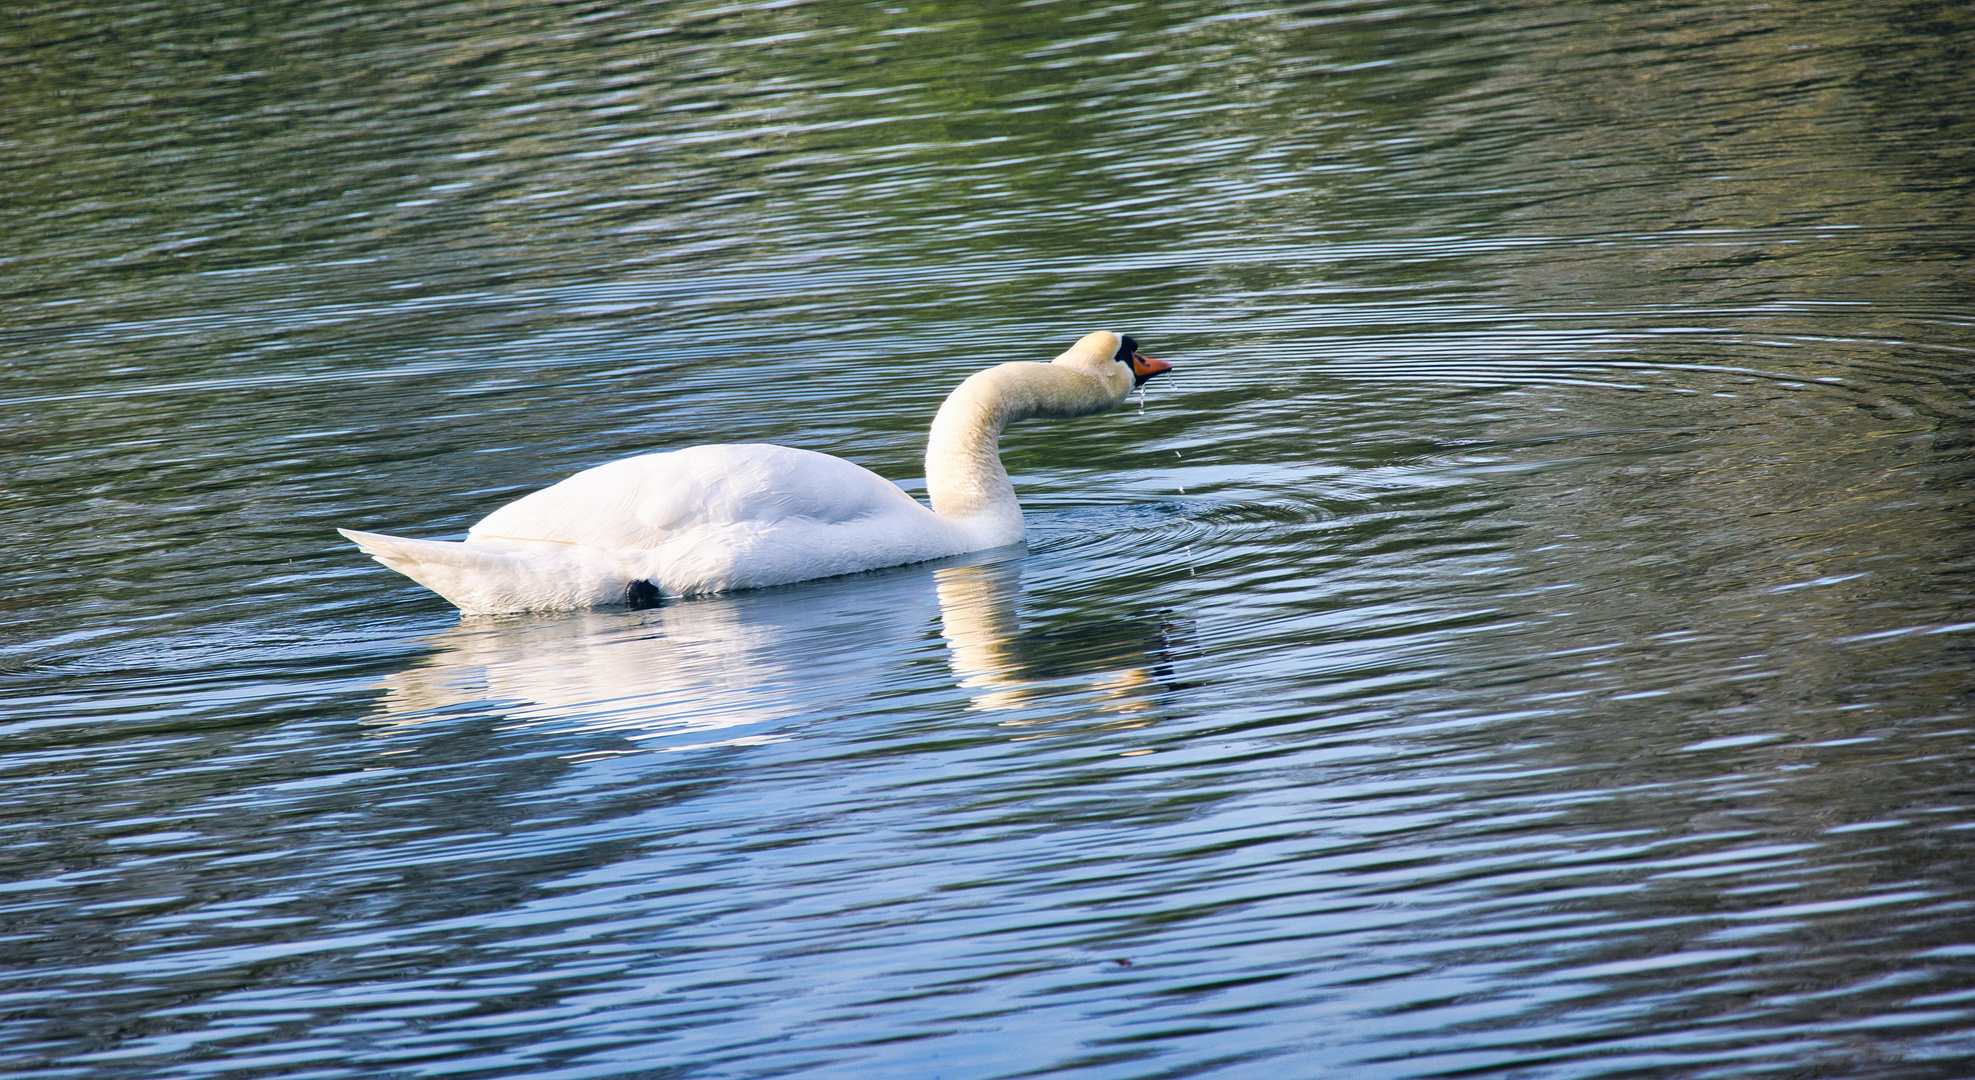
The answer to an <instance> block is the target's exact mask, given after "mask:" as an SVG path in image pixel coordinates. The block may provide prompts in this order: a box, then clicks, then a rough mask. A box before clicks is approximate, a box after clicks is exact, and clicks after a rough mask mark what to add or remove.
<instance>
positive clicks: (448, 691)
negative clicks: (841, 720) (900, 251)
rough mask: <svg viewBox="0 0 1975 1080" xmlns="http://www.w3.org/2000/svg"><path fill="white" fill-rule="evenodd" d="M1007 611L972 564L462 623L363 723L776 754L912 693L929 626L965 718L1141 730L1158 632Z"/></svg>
mask: <svg viewBox="0 0 1975 1080" xmlns="http://www.w3.org/2000/svg"><path fill="white" fill-rule="evenodd" d="M1020 594H1021V578H1020V571H1019V567H1018V566H1017V565H1016V564H1014V563H1011V562H998V561H985V562H983V561H971V562H968V563H965V564H961V565H950V566H942V567H939V568H937V569H927V568H924V567H908V568H904V569H901V570H896V571H888V572H881V573H877V574H870V575H864V576H860V577H856V578H849V579H835V580H830V581H821V582H813V583H810V584H807V585H797V586H790V587H786V588H781V589H772V590H763V591H757V592H751V593H739V594H732V595H728V596H720V597H710V598H705V599H700V600H691V601H686V602H681V603H674V604H667V605H665V606H662V607H658V608H654V609H650V610H646V611H640V612H586V613H581V614H572V615H565V616H554V617H545V616H525V617H514V618H482V619H467V620H464V621H462V622H460V623H459V624H458V625H456V626H454V627H452V628H450V629H448V630H446V631H444V632H443V633H440V634H438V635H435V636H434V637H432V638H430V639H428V640H429V641H430V643H431V644H432V645H433V646H434V647H435V651H434V652H433V653H432V654H431V655H429V656H427V657H426V658H425V659H424V660H422V661H421V662H420V663H418V664H417V665H415V666H413V667H411V668H409V669H407V670H405V671H401V672H399V673H397V674H395V675H391V676H389V677H387V678H386V679H385V680H384V688H385V696H384V699H383V701H382V702H381V705H382V706H383V715H381V716H378V717H375V718H373V719H372V720H371V721H370V723H372V724H373V725H377V726H386V727H396V726H401V725H409V724H419V723H422V722H424V721H427V720H430V719H432V718H433V717H434V714H436V713H443V712H454V711H458V710H460V709H471V710H472V711H474V712H477V713H487V712H494V713H498V714H499V715H501V716H503V717H504V718H505V719H506V721H507V726H509V727H531V728H532V727H536V726H538V725H548V726H554V727H557V728H560V729H563V730H565V731H567V730H579V731H593V732H599V733H608V734H612V735H615V736H617V737H619V738H623V739H626V740H630V741H632V742H633V743H634V744H635V745H637V746H638V747H640V748H644V749H687V748H693V747H703V746H713V745H745V744H750V743H759V742H767V741H774V740H779V739H783V738H787V737H788V736H789V735H790V734H791V728H792V727H794V726H796V725H800V724H802V723H804V722H806V721H811V720H828V719H833V718H836V717H839V716H842V715H844V714H846V713H851V712H857V711H861V703H863V702H866V701H868V700H869V698H870V697H871V696H872V695H873V694H874V693H877V692H882V691H883V690H885V689H886V688H887V687H897V688H900V689H907V688H911V684H912V683H915V682H921V681H922V680H923V669H922V668H921V667H920V666H919V665H915V664H911V663H909V656H910V654H912V653H915V652H918V651H920V650H921V649H923V648H924V647H925V646H926V645H927V644H929V642H930V641H931V640H937V639H935V637H934V634H933V630H934V627H935V626H937V628H938V631H939V638H943V639H944V644H945V646H946V651H947V663H948V666H949V667H950V668H951V670H952V673H953V676H954V678H955V679H956V681H958V683H959V684H960V686H961V687H962V688H963V689H965V690H966V691H968V692H969V693H970V696H971V699H972V700H971V707H972V708H974V709H980V710H1018V709H1033V708H1034V707H1037V706H1041V705H1043V704H1045V703H1048V704H1050V705H1051V708H1050V709H1049V713H1050V715H1049V716H1048V719H1051V720H1062V719H1069V718H1070V717H1072V716H1077V715H1083V716H1089V715H1090V714H1091V713H1093V712H1095V713H1098V714H1101V715H1104V716H1106V717H1107V718H1108V719H1110V720H1113V721H1115V720H1117V719H1120V718H1128V717H1132V716H1138V715H1144V717H1145V719H1146V720H1147V721H1149V719H1150V713H1151V706H1152V703H1151V701H1150V694H1151V693H1153V692H1156V691H1157V690H1158V689H1159V688H1160V687H1159V685H1158V676H1157V675H1156V674H1155V672H1156V671H1157V670H1158V669H1161V668H1163V666H1164V662H1163V653H1164V651H1165V650H1164V648H1163V642H1162V631H1163V629H1164V628H1163V627H1162V626H1160V625H1159V624H1157V623H1155V624H1154V625H1152V626H1146V625H1145V624H1144V622H1142V621H1140V620H1131V621H1129V622H1125V621H1120V622H1115V623H1113V622H1106V623H1070V624H1066V625H1062V626H1056V627H1047V628H1043V629H1041V630H1037V631H1032V632H1029V633H1026V634H1025V633H1023V632H1022V631H1021V629H1020V627H1019V624H1018V620H1017V618H1016V601H1017V599H1018V598H1019V596H1020ZM918 689H921V690H923V689H924V688H923V686H921V687H918ZM1066 698H1067V699H1068V700H1065V699H1066ZM1066 705H1067V706H1069V714H1068V715H1065V712H1064V708H1063V707H1064V706H1066ZM1008 722H1009V723H1014V724H1028V723H1033V722H1035V720H1034V719H1032V718H1016V719H1011V720H1010V721H1008ZM605 752H606V753H608V752H610V751H605Z"/></svg>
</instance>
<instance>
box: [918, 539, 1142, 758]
mask: <svg viewBox="0 0 1975 1080" xmlns="http://www.w3.org/2000/svg"><path fill="white" fill-rule="evenodd" d="M933 576H934V579H935V580H936V581H937V582H938V588H939V606H940V632H941V634H942V636H944V637H945V638H946V647H947V651H948V655H947V663H948V664H949V665H951V666H952V668H953V674H954V675H955V676H956V677H957V678H958V679H959V680H960V685H961V686H962V687H964V688H966V689H968V690H971V691H974V698H973V708H975V709H980V710H983V711H1004V710H1012V709H1020V708H1022V707H1023V706H1024V705H1027V704H1029V703H1030V702H1034V701H1038V700H1041V699H1044V698H1047V697H1050V696H1052V695H1053V694H1055V693H1060V692H1062V690H1063V689H1065V687H1064V686H1063V685H1062V684H1063V683H1064V681H1065V679H1066V678H1067V679H1069V680H1071V681H1072V682H1080V683H1082V684H1083V685H1086V686H1089V687H1091V688H1093V689H1095V690H1097V691H1098V698H1097V701H1096V703H1095V705H1096V707H1097V708H1098V709H1100V710H1102V711H1104V712H1109V713H1117V714H1121V715H1125V716H1132V715H1137V714H1139V713H1144V712H1148V711H1150V709H1151V705H1152V703H1151V701H1150V700H1149V699H1148V696H1147V695H1148V690H1156V689H1158V687H1157V686H1156V685H1154V683H1155V671H1156V670H1158V669H1162V668H1163V667H1164V666H1165V665H1164V663H1163V661H1164V659H1165V657H1164V653H1165V651H1166V650H1165V648H1164V647H1163V646H1164V641H1163V638H1164V632H1165V630H1166V624H1164V623H1159V624H1155V625H1154V626H1152V627H1147V626H1145V625H1144V624H1143V623H1141V622H1138V621H1132V622H1119V623H1072V624H1069V625H1068V626H1064V627H1056V628H1051V629H1044V630H1040V631H1034V632H1030V633H1028V634H1024V633H1022V631H1021V626H1020V620H1019V619H1018V618H1017V617H1016V612H1015V604H1014V598H1015V597H1016V596H1018V595H1019V594H1020V592H1021V568H1020V567H1019V566H1017V565H1016V564H1014V563H1000V564H994V563H988V564H978V563H977V564H972V565H966V566H949V567H942V568H941V569H939V570H936V571H934V572H933ZM1148 630H1150V631H1154V632H1156V633H1157V638H1156V639H1155V640H1157V641H1158V644H1156V645H1154V646H1153V647H1152V649H1151V650H1150V651H1148V648H1147V645H1148V642H1147V639H1146V633H1147V631H1148ZM1092 675H1095V676H1097V678H1095V679H1091V678H1089V676H1092ZM1029 722H1031V721H1027V720H1010V721H1007V723H1010V724H1023V723H1029Z"/></svg>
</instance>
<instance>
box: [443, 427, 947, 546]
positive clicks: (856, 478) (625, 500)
mask: <svg viewBox="0 0 1975 1080" xmlns="http://www.w3.org/2000/svg"><path fill="white" fill-rule="evenodd" d="M901 504H906V505H910V506H913V507H917V506H918V503H917V502H916V501H915V500H913V498H912V497H911V496H910V495H907V494H906V493H905V492H903V491H901V490H900V489H899V488H898V486H897V485H895V484H893V483H891V482H890V481H888V480H886V479H884V478H883V477H881V476H878V475H877V474H876V473H873V472H871V471H870V470H868V469H864V468H861V467H859V466H857V465H853V464H851V463H850V462H848V461H845V460H843V459H842V458H835V457H831V456H829V455H828V454H818V453H815V452H814V451H810V450H796V449H792V448H790V447H786V446H771V445H767V444H762V443H746V444H729V445H714V446H695V447H691V448H689V449H685V450H675V451H672V452H669V453H663V454H645V455H642V456H640V457H633V458H625V459H623V460H621V461H613V462H610V463H608V464H605V465H599V466H597V467H596V468H593V469H586V470H584V471H583V472H580V473H577V474H576V475H574V476H572V477H570V478H569V479H567V480H564V481H562V482H561V483H559V484H555V485H553V486H551V487H546V488H543V489H542V490H540V491H537V492H535V493H534V494H532V495H528V496H524V497H523V498H520V499H517V500H515V501H514V502H511V503H509V504H508V505H506V506H503V507H501V508H500V509H499V510H496V511H494V512H493V513H491V514H489V515H487V516H486V517H485V518H483V519H481V521H480V522H479V523H478V524H476V525H474V526H473V529H472V531H471V536H472V537H473V538H507V539H514V540H553V541H557V542H559V543H565V544H583V545H587V546H591V547H599V548H605V549H611V550H624V549H636V550H651V549H655V548H658V547H661V546H663V545H664V544H666V543H667V542H668V541H670V540H672V539H674V538H676V537H679V536H682V535H684V534H687V533H691V532H693V531H694V530H697V529H700V528H702V527H704V526H726V525H737V524H748V523H759V524H763V525H773V524H777V523H783V522H789V521H795V520H808V521H814V522H820V523H824V524H834V523H839V522H848V521H854V520H857V519H860V518H864V517H869V516H872V515H874V514H876V515H889V514H895V513H897V512H899V511H900V510H901V509H902V508H903V507H902V505H901ZM925 512H926V513H927V514H928V516H930V515H931V511H925Z"/></svg>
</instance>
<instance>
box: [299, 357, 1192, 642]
mask: <svg viewBox="0 0 1975 1080" xmlns="http://www.w3.org/2000/svg"><path fill="white" fill-rule="evenodd" d="M1171 368H1172V365H1170V364H1167V363H1166V362H1164V361H1162V360H1154V359H1152V358H1150V357H1147V356H1143V355H1141V354H1140V353H1139V352H1138V343H1137V342H1135V341H1133V340H1132V339H1131V338H1129V337H1119V336H1118V335H1116V334H1113V333H1110V332H1108V331H1103V330H1100V331H1098V332H1097V333H1094V334H1086V335H1084V336H1083V337H1082V338H1081V339H1079V340H1078V341H1077V343H1076V344H1075V345H1072V346H1070V348H1069V350H1068V351H1066V352H1065V353H1063V355H1061V356H1058V357H1057V358H1056V359H1054V360H1052V361H1050V362H1049V363H1046V364H1041V363H1034V362H1019V363H1011V364H1001V365H999V366H997V367H991V368H989V369H987V370H986V371H981V372H977V373H975V374H974V375H971V376H969V377H968V378H967V380H966V381H965V382H962V383H961V384H960V385H959V387H958V388H956V389H955V390H954V391H953V393H952V394H950V395H948V396H947V399H946V402H945V404H943V405H941V406H940V410H939V414H938V415H937V416H935V417H933V427H932V432H931V433H930V434H929V435H928V437H927V439H926V490H927V494H929V495H930V496H931V497H932V503H933V508H932V509H931V510H928V509H926V508H925V507H924V506H921V505H920V504H919V503H918V501H917V500H915V499H913V498H912V496H910V495H907V494H906V493H905V492H904V491H902V490H900V489H899V488H898V487H897V486H896V485H894V484H893V483H891V482H890V481H888V480H886V479H884V478H883V477H880V476H878V475H877V474H876V473H873V472H871V471H870V470H868V469H865V468H862V467H860V466H857V465H853V464H851V463H850V462H848V461H845V460H843V459H842V458H835V457H831V456H830V455H828V454H818V453H815V452H814V451H810V450H794V449H790V448H789V447H786V446H770V445H767V444H763V443H740V444H725V445H712V446H695V447H690V448H688V449H684V450H673V451H670V452H667V453H662V454H644V455H641V456H639V457H632V458H625V459H623V460H622V461H613V462H610V463H609V464H607V465H599V466H597V467H596V468H593V469H586V470H584V471H582V472H579V473H577V474H576V475H574V476H572V477H570V478H569V479H567V480H564V481H562V482H561V483H559V484H555V485H553V486H551V487H546V488H543V489H542V490H540V491H537V492H535V493H534V494H533V495H527V496H523V497H522V498H520V499H516V500H515V501H514V502H511V503H509V504H507V505H506V506H503V507H501V508H500V509H499V510H496V511H494V512H493V513H491V514H489V515H487V516H486V517H484V518H482V519H481V520H480V522H479V523H478V524H476V525H474V526H473V528H472V529H470V530H469V531H468V532H467V536H466V540H465V541H464V542H461V543H454V542H450V541H443V540H410V539H406V538H404V537H401V536H386V535H384V534H383V533H370V532H358V531H356V530H354V529H338V530H336V531H337V532H339V533H342V534H343V535H344V536H345V537H347V538H349V539H350V540H351V541H353V542H355V543H356V545H357V546H358V547H359V548H362V549H363V550H364V552H365V553H367V554H369V555H371V556H372V557H373V558H375V559H376V560H377V561H378V562H381V563H383V564H384V565H385V566H388V567H390V568H391V569H393V570H396V571H397V572H399V573H401V574H403V575H405V576H406V577H408V578H411V579H412V580H413V581H416V582H418V583H419V584H420V585H423V586H425V587H426V588H428V589H431V590H432V591H433V592H436V593H438V594H439V595H440V596H443V597H445V598H446V599H447V600H450V601H452V603H453V605H454V606H455V607H457V608H459V609H460V610H461V611H463V612H465V613H467V614H469V615H490V614H496V613H500V612H509V611H556V610H573V609H579V608H590V607H603V606H608V605H612V604H625V603H633V604H638V603H650V602H652V601H655V600H657V599H658V597H659V596H661V595H671V596H682V595H689V594H693V593H708V592H722V591H725V590H728V589H746V588H754V587H757V586H763V585H785V584H788V583H789V582H793V581H807V580H809V579H810V578H819V577H831V576H833V575H836V574H851V573H856V572H857V571H859V570H875V569H877V568H879V567H882V566H898V565H901V564H904V563H913V562H924V561H926V560H928V559H939V558H945V557H946V556H948V555H958V554H960V553H962V552H967V551H980V550H984V549H986V548H993V547H1001V546H1002V545H1004V544H1014V543H1019V542H1020V541H1021V540H1022V536H1023V525H1022V508H1021V506H1020V505H1019V504H1018V503H1017V502H1016V501H1015V487H1014V485H1013V484H1011V483H1009V480H1008V473H1007V471H1006V470H1005V469H1003V468H1002V467H1001V453H1000V447H999V438H1000V435H1001V430H1002V429H1003V428H1005V427H1007V426H1008V425H1009V424H1012V423H1014V422H1015V421H1017V420H1026V419H1028V418H1030V417H1034V416H1044V417H1069V416H1087V415H1089V414H1091V413H1101V412H1104V411H1106V410H1108V409H1111V408H1114V407H1116V406H1117V405H1118V404H1119V403H1120V402H1122V401H1124V400H1125V397H1126V396H1127V395H1128V394H1130V393H1131V391H1132V388H1133V387H1134V386H1138V385H1141V384H1143V383H1144V382H1145V380H1147V379H1150V378H1152V377H1153V376H1155V375H1158V374H1160V373H1162V372H1165V371H1169V370H1171Z"/></svg>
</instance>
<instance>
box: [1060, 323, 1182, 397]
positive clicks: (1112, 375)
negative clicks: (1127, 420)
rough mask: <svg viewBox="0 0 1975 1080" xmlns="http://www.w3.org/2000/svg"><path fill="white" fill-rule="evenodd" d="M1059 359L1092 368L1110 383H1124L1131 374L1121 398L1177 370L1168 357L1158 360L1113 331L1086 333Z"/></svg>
mask: <svg viewBox="0 0 1975 1080" xmlns="http://www.w3.org/2000/svg"><path fill="white" fill-rule="evenodd" d="M1055 362H1056V363H1058V364H1072V365H1075V366H1079V367H1084V368H1088V369H1091V370H1092V371H1094V372H1096V373H1097V374H1098V376H1099V377H1100V378H1103V379H1104V381H1106V382H1121V383H1122V381H1123V378H1125V377H1129V378H1130V380H1131V381H1130V382H1129V383H1125V384H1123V390H1122V391H1121V393H1120V397H1122V396H1123V394H1124V393H1128V392H1130V390H1131V389H1132V388H1133V387H1136V386H1144V385H1145V382H1146V380H1147V379H1152V378H1156V377H1158V376H1160V375H1164V374H1165V373H1166V372H1168V371H1171V370H1173V365H1171V364H1168V363H1166V362H1165V361H1164V360H1154V359H1152V358H1151V357H1149V356H1147V355H1145V354H1144V353H1142V352H1139V351H1138V342H1137V341H1135V340H1133V339H1132V338H1131V337H1129V336H1121V335H1118V334H1114V333H1112V332H1111V331H1109V330H1099V331H1097V332H1096V333H1091V334H1085V335H1084V336H1083V337H1081V338H1079V339H1078V340H1077V343H1076V344H1075V345H1072V346H1070V348H1069V351H1068V352H1065V353H1064V354H1063V355H1061V356H1059V357H1057V358H1056V360H1055Z"/></svg>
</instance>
